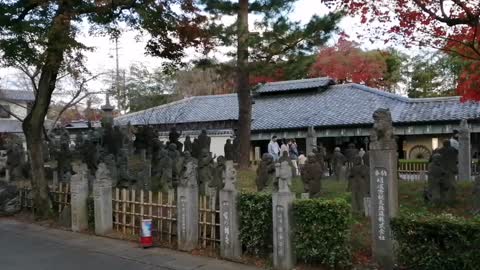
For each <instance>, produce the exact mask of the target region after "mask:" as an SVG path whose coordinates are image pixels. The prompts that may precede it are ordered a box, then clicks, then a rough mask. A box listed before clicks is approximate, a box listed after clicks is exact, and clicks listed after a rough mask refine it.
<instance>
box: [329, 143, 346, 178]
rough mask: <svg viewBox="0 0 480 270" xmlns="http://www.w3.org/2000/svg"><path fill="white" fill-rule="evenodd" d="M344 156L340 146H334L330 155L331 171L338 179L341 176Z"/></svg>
mask: <svg viewBox="0 0 480 270" xmlns="http://www.w3.org/2000/svg"><path fill="white" fill-rule="evenodd" d="M345 161H346V159H345V156H344V155H343V154H342V152H341V151H340V147H335V150H334V152H333V155H332V166H333V172H334V174H335V179H336V180H337V181H340V180H341V179H340V178H342V176H343V175H342V171H343V166H345Z"/></svg>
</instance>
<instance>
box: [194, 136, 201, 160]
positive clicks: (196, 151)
mask: <svg viewBox="0 0 480 270" xmlns="http://www.w3.org/2000/svg"><path fill="white" fill-rule="evenodd" d="M201 150H202V149H201V148H200V143H199V141H198V138H195V139H193V143H192V157H194V158H196V159H198V158H200V153H201Z"/></svg>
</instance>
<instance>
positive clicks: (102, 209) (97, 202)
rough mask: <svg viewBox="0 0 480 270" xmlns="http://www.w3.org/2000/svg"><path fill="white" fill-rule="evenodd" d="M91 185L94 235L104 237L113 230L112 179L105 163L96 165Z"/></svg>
mask: <svg viewBox="0 0 480 270" xmlns="http://www.w3.org/2000/svg"><path fill="white" fill-rule="evenodd" d="M95 178H96V179H95V181H94V183H93V201H94V212H95V234H98V235H106V234H109V233H110V232H111V231H112V229H113V212H112V177H111V175H110V171H109V170H108V168H107V165H105V163H100V164H99V165H98V169H97V172H96V174H95Z"/></svg>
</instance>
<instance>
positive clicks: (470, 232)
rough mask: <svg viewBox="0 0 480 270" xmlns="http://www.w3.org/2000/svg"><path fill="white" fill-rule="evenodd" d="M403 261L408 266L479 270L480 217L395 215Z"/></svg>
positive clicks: (400, 260)
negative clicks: (470, 218)
mask: <svg viewBox="0 0 480 270" xmlns="http://www.w3.org/2000/svg"><path fill="white" fill-rule="evenodd" d="M391 224H392V231H393V234H394V237H395V239H396V240H397V243H398V246H397V253H398V260H399V263H400V264H401V265H402V266H404V267H406V268H407V269H422V270H438V269H465V270H470V269H472V270H473V269H479V267H480V220H479V219H476V220H475V219H472V220H466V219H464V218H459V217H454V216H452V215H446V214H444V215H439V216H418V215H409V216H403V217H399V218H395V219H393V220H392V222H391Z"/></svg>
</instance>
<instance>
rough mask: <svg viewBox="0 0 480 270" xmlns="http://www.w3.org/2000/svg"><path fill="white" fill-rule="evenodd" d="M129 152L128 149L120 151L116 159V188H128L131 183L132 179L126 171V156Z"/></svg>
mask: <svg viewBox="0 0 480 270" xmlns="http://www.w3.org/2000/svg"><path fill="white" fill-rule="evenodd" d="M129 152H130V150H129V149H128V148H123V149H120V152H119V155H118V157H117V173H118V177H117V181H118V182H117V186H119V187H124V188H126V187H129V186H130V185H131V184H132V183H133V179H132V177H131V176H130V173H129V171H128V154H129Z"/></svg>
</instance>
